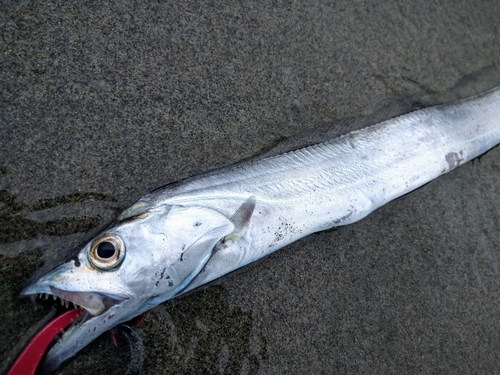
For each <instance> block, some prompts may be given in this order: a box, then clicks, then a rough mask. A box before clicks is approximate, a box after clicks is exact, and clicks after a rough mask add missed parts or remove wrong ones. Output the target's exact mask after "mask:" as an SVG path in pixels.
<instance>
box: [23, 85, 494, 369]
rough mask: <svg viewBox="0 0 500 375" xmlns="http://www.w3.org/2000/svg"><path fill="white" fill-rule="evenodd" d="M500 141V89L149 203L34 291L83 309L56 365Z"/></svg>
mask: <svg viewBox="0 0 500 375" xmlns="http://www.w3.org/2000/svg"><path fill="white" fill-rule="evenodd" d="M498 143H500V88H496V89H493V90H490V91H488V92H486V93H483V94H480V95H477V96H474V97H471V98H468V99H465V100H461V101H458V102H455V103H450V104H443V105H439V106H435V107H429V108H426V109H422V110H418V111H414V112H411V113H408V114H405V115H402V116H398V117H395V118H392V119H390V120H387V121H383V122H380V123H378V124H376V125H372V126H370V127H367V128H364V129H362V130H359V131H353V132H351V133H349V134H346V135H343V136H340V137H337V138H335V139H331V140H328V141H326V142H323V143H319V144H315V145H312V146H309V147H305V148H301V149H298V150H296V151H291V152H287V153H283V154H280V155H276V156H271V157H266V158H263V159H260V160H253V161H249V162H246V163H242V164H239V165H235V166H232V167H227V168H223V169H220V170H216V171H212V172H208V173H204V174H201V175H198V176H195V177H192V178H189V179H186V180H183V181H180V182H177V183H174V184H171V185H167V186H165V187H163V188H160V189H158V190H156V191H153V192H152V193H150V194H148V195H146V196H144V197H143V198H141V199H140V200H139V201H137V202H136V203H135V204H134V205H133V206H132V207H130V208H129V209H127V210H125V211H124V212H123V213H122V214H121V215H120V216H119V217H118V219H117V221H116V223H114V224H113V225H112V226H110V227H109V228H107V229H106V230H104V232H102V233H101V234H99V235H98V236H96V237H95V238H94V239H93V240H92V241H90V242H89V243H88V244H87V245H86V246H85V247H84V248H83V249H82V250H81V251H80V252H79V253H78V254H77V255H76V256H75V257H74V258H73V259H72V260H70V261H68V262H66V263H64V264H62V265H61V266H59V267H58V268H56V269H54V270H53V271H51V272H50V273H48V274H46V275H45V276H43V277H41V278H40V279H39V280H38V281H36V282H35V283H34V284H32V285H30V286H28V287H27V288H25V289H24V290H23V292H22V294H24V295H32V294H37V293H46V294H51V295H53V296H56V297H59V298H61V299H62V300H68V301H71V302H73V303H74V304H77V305H80V306H82V307H83V308H84V309H85V310H86V311H87V314H86V317H85V318H84V319H82V320H80V321H78V322H76V323H75V324H73V326H72V327H70V329H69V330H67V331H66V332H65V333H64V334H63V335H62V337H61V338H60V339H59V341H58V342H57V343H56V344H55V345H54V346H53V347H52V348H51V349H50V351H49V352H48V354H47V357H46V360H45V364H44V366H45V369H46V370H49V371H50V370H53V369H55V368H56V367H57V366H59V364H61V362H63V361H64V360H66V359H68V358H70V357H71V356H73V355H75V354H76V353H77V352H78V351H79V350H81V349H82V348H83V347H84V346H86V345H87V344H89V343H90V342H91V341H92V340H94V339H95V338H96V337H97V336H99V335H100V334H101V333H103V332H104V331H106V330H108V329H110V328H112V327H114V326H116V325H117V324H119V323H121V322H124V321H127V320H129V319H131V318H133V317H135V316H137V315H138V314H140V313H142V312H144V311H147V310H149V309H151V308H153V307H154V306H156V305H158V304H159V303H162V302H164V301H166V300H168V299H171V298H174V297H176V296H179V295H182V294H184V293H186V292H188V291H190V290H192V289H194V288H196V287H198V286H200V285H202V284H205V283H207V282H209V281H211V280H214V279H216V278H219V277H221V276H223V275H225V274H227V273H228V272H231V271H233V270H235V269H237V268H240V267H242V266H244V265H246V264H248V263H250V262H253V261H255V260H257V259H259V258H262V257H263V256H265V255H267V254H269V253H272V252H273V251H276V250H278V249H280V248H282V247H283V246H285V245H287V244H289V243H291V242H293V241H296V240H298V239H299V238H301V237H304V236H307V235H309V234H311V233H314V232H318V231H322V230H326V229H329V228H332V227H335V226H340V225H346V224H351V223H354V222H356V221H358V220H360V219H362V218H364V217H365V216H367V215H368V214H370V213H371V212H373V211H374V210H376V209H377V208H378V207H380V206H382V205H384V204H385V203H387V202H389V201H391V200H393V199H395V198H397V197H400V196H402V195H403V194H406V193H408V192H410V191H412V190H414V189H416V188H418V187H420V186H422V185H424V184H425V183H427V182H429V181H431V180H432V179H434V178H436V177H438V176H440V175H442V174H444V173H447V172H449V171H451V170H452V169H454V168H456V167H458V166H459V165H461V164H463V163H465V162H467V161H469V160H471V159H473V158H475V157H477V156H479V155H481V154H483V153H484V152H486V151H487V150H489V149H490V148H492V147H494V146H495V145H497V144H498Z"/></svg>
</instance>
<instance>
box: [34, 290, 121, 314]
mask: <svg viewBox="0 0 500 375" xmlns="http://www.w3.org/2000/svg"><path fill="white" fill-rule="evenodd" d="M36 295H37V297H38V298H41V299H45V300H47V299H49V297H50V296H52V298H53V299H54V300H57V299H59V300H60V302H61V305H62V306H65V307H66V308H68V307H69V306H70V304H72V305H73V306H74V307H76V308H78V307H81V308H83V309H84V310H85V311H87V313H88V314H89V315H90V316H91V317H94V316H99V315H101V314H102V313H104V312H105V311H106V310H107V309H109V308H110V307H111V306H114V305H117V304H120V303H122V302H123V301H124V300H125V299H124V298H118V297H115V296H113V297H111V296H109V295H106V294H102V293H96V292H72V291H68V290H63V289H58V288H56V287H53V286H49V290H46V292H45V293H37V294H36Z"/></svg>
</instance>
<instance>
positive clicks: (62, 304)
mask: <svg viewBox="0 0 500 375" xmlns="http://www.w3.org/2000/svg"><path fill="white" fill-rule="evenodd" d="M61 306H64V300H63V299H62V298H61Z"/></svg>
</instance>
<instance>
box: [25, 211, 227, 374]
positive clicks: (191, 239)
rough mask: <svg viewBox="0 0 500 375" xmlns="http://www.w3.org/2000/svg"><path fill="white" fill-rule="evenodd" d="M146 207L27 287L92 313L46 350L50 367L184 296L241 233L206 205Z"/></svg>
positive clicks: (46, 364)
mask: <svg viewBox="0 0 500 375" xmlns="http://www.w3.org/2000/svg"><path fill="white" fill-rule="evenodd" d="M140 208H141V207H140V205H139V207H137V204H136V205H134V206H132V207H131V208H130V209H128V210H126V211H125V212H124V213H123V214H122V215H120V217H119V218H118V221H117V222H116V223H115V224H114V225H112V226H110V227H109V228H107V229H106V230H104V231H103V232H102V233H100V234H99V235H97V236H96V237H95V238H94V239H92V240H91V241H90V242H89V243H88V244H86V245H85V246H84V247H83V249H81V250H80V251H79V252H78V253H77V254H76V255H75V256H74V257H72V258H71V259H70V260H69V261H66V262H65V263H63V264H61V265H60V266H58V267H56V268H55V269H54V270H52V271H51V272H49V273H47V274H46V275H44V276H42V277H41V278H40V279H38V280H37V281H36V282H34V283H33V284H31V285H29V286H28V287H26V288H25V289H24V290H23V291H22V292H21V294H23V295H36V294H38V295H40V294H42V295H43V294H45V295H46V297H47V296H48V295H52V296H54V299H56V298H60V299H61V301H62V302H66V303H67V301H70V302H73V303H74V304H75V305H79V306H80V307H82V308H83V309H85V310H86V314H83V317H82V318H81V319H79V320H78V321H76V322H75V323H73V324H72V326H70V328H69V329H68V330H67V331H65V332H64V333H63V335H62V336H61V338H59V339H58V341H57V342H56V343H55V344H54V346H53V347H52V348H51V349H50V350H49V352H48V353H47V355H46V359H45V362H44V364H43V368H44V370H45V371H46V372H50V371H52V370H54V369H55V368H57V367H58V366H59V365H60V364H61V363H62V362H63V361H65V360H66V359H68V358H70V357H71V356H73V355H75V354H76V353H77V352H78V351H79V350H80V349H82V348H83V347H84V346H86V345H87V344H88V343H90V342H91V341H92V340H94V339H95V338H96V337H98V336H99V335H100V334H101V333H103V332H105V331H107V330H108V329H110V328H113V327H114V326H116V325H117V324H120V323H122V322H124V321H128V320H130V319H132V318H133V317H135V316H137V315H139V314H141V313H142V312H144V311H147V310H149V309H150V308H152V307H154V306H156V305H157V304H159V303H161V302H163V301H166V300H168V299H170V298H172V297H175V296H176V295H179V294H180V293H182V291H183V289H184V288H186V286H187V285H188V284H189V283H190V281H191V280H192V279H193V278H194V277H196V275H197V274H198V273H199V272H200V271H201V270H202V269H203V267H204V265H205V264H206V262H207V261H208V259H209V258H210V256H211V254H212V250H213V248H214V247H215V246H216V244H217V243H218V242H219V241H220V240H221V239H223V238H224V237H225V236H226V235H228V234H229V233H231V232H233V231H234V224H233V223H232V221H231V220H230V219H229V218H227V217H226V216H225V215H223V214H222V213H220V212H218V211H216V210H214V209H210V208H206V207H200V206H178V205H173V206H167V205H162V206H157V207H147V208H143V209H140Z"/></svg>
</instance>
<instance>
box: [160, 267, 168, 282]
mask: <svg viewBox="0 0 500 375" xmlns="http://www.w3.org/2000/svg"><path fill="white" fill-rule="evenodd" d="M166 269H167V268H166V267H165V268H164V269H163V271H161V274H160V280H161V279H163V276H165V271H166ZM167 279H168V276H167Z"/></svg>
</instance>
